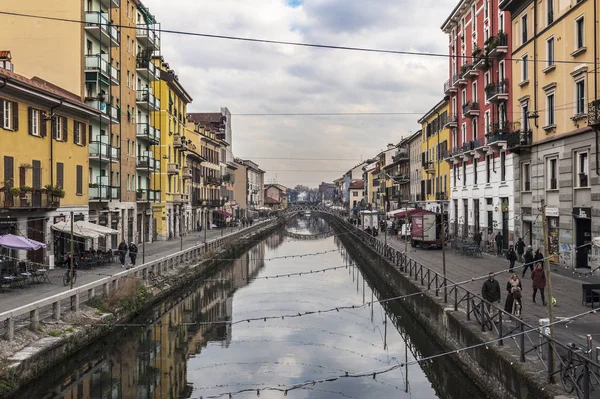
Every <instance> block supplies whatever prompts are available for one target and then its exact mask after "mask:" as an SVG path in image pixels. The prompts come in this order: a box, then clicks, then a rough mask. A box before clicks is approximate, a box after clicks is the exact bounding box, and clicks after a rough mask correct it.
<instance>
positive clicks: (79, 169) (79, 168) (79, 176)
mask: <svg viewBox="0 0 600 399" xmlns="http://www.w3.org/2000/svg"><path fill="white" fill-rule="evenodd" d="M76 193H77V194H83V166H81V165H77V187H76Z"/></svg>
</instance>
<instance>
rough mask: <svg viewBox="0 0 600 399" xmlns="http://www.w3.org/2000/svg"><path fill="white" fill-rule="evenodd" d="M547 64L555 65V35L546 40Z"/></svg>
mask: <svg viewBox="0 0 600 399" xmlns="http://www.w3.org/2000/svg"><path fill="white" fill-rule="evenodd" d="M546 58H547V59H546V66H552V65H554V36H553V37H551V38H549V39H548V40H546Z"/></svg>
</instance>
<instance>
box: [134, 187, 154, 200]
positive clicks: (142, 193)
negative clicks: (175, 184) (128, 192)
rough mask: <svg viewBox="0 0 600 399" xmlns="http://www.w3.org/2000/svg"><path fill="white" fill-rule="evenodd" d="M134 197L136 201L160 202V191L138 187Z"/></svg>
mask: <svg viewBox="0 0 600 399" xmlns="http://www.w3.org/2000/svg"><path fill="white" fill-rule="evenodd" d="M135 197H136V200H137V202H160V191H159V190H148V189H142V188H140V189H138V191H137V192H136V195H135Z"/></svg>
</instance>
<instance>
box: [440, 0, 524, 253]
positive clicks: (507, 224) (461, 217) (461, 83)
mask: <svg viewBox="0 0 600 399" xmlns="http://www.w3.org/2000/svg"><path fill="white" fill-rule="evenodd" d="M442 30H443V31H444V32H445V33H447V34H448V38H449V40H448V46H449V55H450V57H449V80H448V81H447V82H446V83H445V85H444V92H445V93H446V95H448V96H449V97H450V113H449V116H448V119H447V121H446V123H445V127H446V128H450V129H451V137H450V142H451V143H450V145H449V148H450V155H449V158H448V162H450V164H451V171H450V180H451V183H450V184H451V187H452V189H451V204H450V232H451V234H454V235H457V236H461V237H469V236H472V235H473V234H474V232H475V231H481V232H482V233H483V239H484V241H486V240H488V239H489V238H490V237H491V235H492V234H498V233H500V234H502V235H503V237H504V241H503V242H504V246H505V247H506V248H507V247H508V245H510V244H511V243H514V241H516V237H515V223H514V219H515V212H514V187H513V182H514V176H513V165H514V162H515V157H516V154H515V153H514V152H511V151H510V150H508V148H507V136H508V133H509V132H510V131H511V130H512V129H513V128H514V126H515V125H517V124H518V121H515V118H514V115H513V113H512V109H511V108H510V107H509V106H508V104H510V98H511V86H512V85H511V84H509V80H508V78H509V77H510V76H511V72H512V62H511V61H510V57H511V40H510V33H511V29H510V14H509V13H508V12H507V11H504V10H500V9H499V8H498V0H477V1H468V0H461V1H459V3H458V5H457V6H456V7H455V9H454V10H453V11H452V13H451V15H450V16H449V17H448V19H447V20H446V21H445V22H444V24H443V25H442Z"/></svg>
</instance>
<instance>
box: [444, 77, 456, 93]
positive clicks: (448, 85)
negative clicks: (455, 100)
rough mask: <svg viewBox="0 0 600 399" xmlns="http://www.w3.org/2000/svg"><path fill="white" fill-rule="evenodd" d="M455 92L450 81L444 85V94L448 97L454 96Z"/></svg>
mask: <svg viewBox="0 0 600 399" xmlns="http://www.w3.org/2000/svg"><path fill="white" fill-rule="evenodd" d="M456 92H457V90H456V87H455V86H454V84H451V83H450V80H447V81H446V83H444V94H447V95H450V94H455V93H456Z"/></svg>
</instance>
